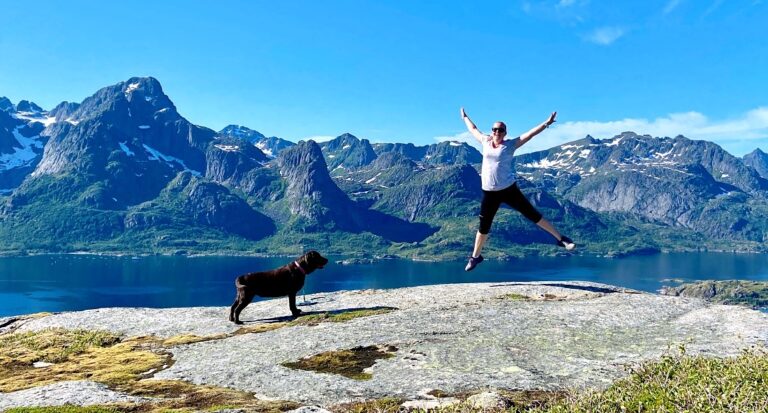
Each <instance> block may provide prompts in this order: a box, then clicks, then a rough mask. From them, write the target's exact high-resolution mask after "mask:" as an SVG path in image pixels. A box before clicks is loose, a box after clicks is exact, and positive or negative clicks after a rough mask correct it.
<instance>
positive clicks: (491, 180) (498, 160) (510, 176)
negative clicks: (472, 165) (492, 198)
mask: <svg viewBox="0 0 768 413" xmlns="http://www.w3.org/2000/svg"><path fill="white" fill-rule="evenodd" d="M519 140H520V137H517V138H515V139H505V140H504V141H503V142H502V143H501V145H499V147H498V148H494V147H493V145H492V144H491V142H493V138H491V137H490V136H489V137H487V138H486V139H485V140H484V141H483V166H482V171H481V173H480V176H481V178H482V182H483V190H484V191H501V190H502V189H506V188H509V187H510V186H512V184H514V183H515V178H516V173H515V162H514V160H513V159H512V157H513V156H514V155H515V149H516V148H515V147H516V146H517V142H518V141H519Z"/></svg>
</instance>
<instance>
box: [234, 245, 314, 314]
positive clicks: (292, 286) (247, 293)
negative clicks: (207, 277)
mask: <svg viewBox="0 0 768 413" xmlns="http://www.w3.org/2000/svg"><path fill="white" fill-rule="evenodd" d="M327 263H328V259H327V258H325V257H323V256H322V255H320V253H319V252H317V251H310V252H308V253H306V254H304V255H302V256H301V257H299V258H298V259H297V260H296V261H293V262H292V263H290V264H288V265H283V266H282V267H280V268H276V269H274V270H270V271H263V272H249V273H248V274H243V275H241V276H239V277H237V280H236V281H235V286H237V298H235V302H234V303H233V304H232V308H231V309H230V311H229V321H234V322H235V324H243V322H242V321H240V312H241V311H243V309H244V308H245V306H247V305H248V304H250V303H251V300H253V297H254V296H257V295H258V296H260V297H282V296H284V295H287V296H288V306H289V307H290V308H291V314H293V316H294V317H298V316H299V315H300V314H301V310H299V309H298V308H296V293H297V292H299V290H301V287H303V286H304V277H305V276H306V275H307V274H309V273H311V272H312V271H314V270H316V269H318V268H323V267H324V266H325V264H327Z"/></svg>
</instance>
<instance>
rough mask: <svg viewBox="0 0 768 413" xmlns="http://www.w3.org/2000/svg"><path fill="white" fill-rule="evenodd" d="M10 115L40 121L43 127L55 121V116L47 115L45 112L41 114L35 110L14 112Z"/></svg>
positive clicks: (28, 120) (29, 120)
mask: <svg viewBox="0 0 768 413" xmlns="http://www.w3.org/2000/svg"><path fill="white" fill-rule="evenodd" d="M12 116H13V117H14V118H16V119H21V120H25V121H27V122H37V123H42V124H43V125H44V126H45V127H48V126H50V125H52V124H54V123H56V117H55V116H48V115H47V113H46V114H43V113H37V112H16V113H14V114H13V115H12Z"/></svg>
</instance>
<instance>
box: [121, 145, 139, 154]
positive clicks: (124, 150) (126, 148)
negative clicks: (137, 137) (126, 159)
mask: <svg viewBox="0 0 768 413" xmlns="http://www.w3.org/2000/svg"><path fill="white" fill-rule="evenodd" d="M126 143H127V142H120V143H119V144H120V149H122V150H123V152H125V154H126V155H128V156H134V155H136V154H135V153H133V151H132V150H130V149H128V145H126Z"/></svg>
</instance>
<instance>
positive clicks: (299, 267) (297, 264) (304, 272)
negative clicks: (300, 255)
mask: <svg viewBox="0 0 768 413" xmlns="http://www.w3.org/2000/svg"><path fill="white" fill-rule="evenodd" d="M293 263H294V264H296V268H298V269H299V271H301V273H302V274H304V275H307V272H306V271H304V268H301V265H299V262H298V261H294V262H293Z"/></svg>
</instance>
